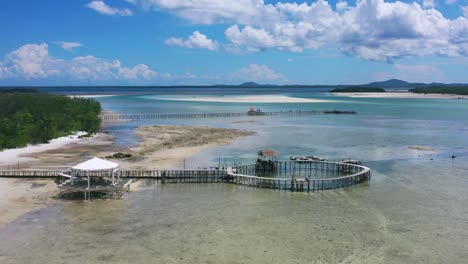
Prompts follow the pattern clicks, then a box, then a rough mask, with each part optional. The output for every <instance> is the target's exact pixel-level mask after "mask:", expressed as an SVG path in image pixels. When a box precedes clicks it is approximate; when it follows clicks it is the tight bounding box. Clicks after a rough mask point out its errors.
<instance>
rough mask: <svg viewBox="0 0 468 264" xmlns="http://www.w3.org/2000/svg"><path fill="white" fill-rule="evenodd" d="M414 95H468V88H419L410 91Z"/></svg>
mask: <svg viewBox="0 0 468 264" xmlns="http://www.w3.org/2000/svg"><path fill="white" fill-rule="evenodd" d="M410 91H411V92H413V93H418V94H456V95H468V86H456V87H447V86H430V87H419V88H414V89H411V90H410Z"/></svg>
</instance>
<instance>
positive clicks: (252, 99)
mask: <svg viewBox="0 0 468 264" xmlns="http://www.w3.org/2000/svg"><path fill="white" fill-rule="evenodd" d="M152 98H154V99H157V100H171V101H192V102H219V103H325V102H332V101H331V100H321V99H310V98H298V97H289V96H286V95H249V96H196V97H195V96H194V97H165V96H155V97H152Z"/></svg>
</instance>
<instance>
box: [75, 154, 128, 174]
mask: <svg viewBox="0 0 468 264" xmlns="http://www.w3.org/2000/svg"><path fill="white" fill-rule="evenodd" d="M118 167H119V164H117V163H115V162H111V161H108V160H103V159H100V158H96V157H94V158H92V159H90V160H88V161H85V162H83V163H80V164H78V165H76V166H74V167H73V168H72V169H73V170H81V171H103V170H115V169H117V168H118Z"/></svg>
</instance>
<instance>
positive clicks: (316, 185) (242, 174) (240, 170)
mask: <svg viewBox="0 0 468 264" xmlns="http://www.w3.org/2000/svg"><path fill="white" fill-rule="evenodd" d="M274 164H275V166H272V167H271V168H269V169H268V171H265V170H264V169H262V168H259V167H258V166H256V164H251V165H240V166H234V167H229V168H228V169H227V170H122V171H118V172H117V173H118V176H120V177H121V178H133V179H154V180H159V181H161V184H168V183H221V182H224V183H231V184H239V185H246V186H252V187H257V188H269V189H282V190H291V191H304V192H309V191H317V190H327V189H337V188H343V187H348V186H352V185H354V184H357V183H361V182H365V181H368V180H370V177H371V173H370V169H369V168H367V167H364V166H360V165H353V164H345V163H340V162H332V161H311V162H306V163H304V162H301V163H299V162H295V161H274ZM60 173H63V171H45V170H44V171H33V170H4V171H0V177H11V178H58V177H61V176H60V175H59V174H60ZM265 174H268V175H273V177H270V176H269V177H265V176H262V175H265ZM317 175H322V176H321V177H317Z"/></svg>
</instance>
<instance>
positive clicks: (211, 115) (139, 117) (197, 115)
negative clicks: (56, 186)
mask: <svg viewBox="0 0 468 264" xmlns="http://www.w3.org/2000/svg"><path fill="white" fill-rule="evenodd" d="M319 114H356V112H353V111H301V110H289V111H276V112H261V113H257V114H249V113H247V112H242V113H186V114H109V115H107V114H104V115H99V118H101V119H102V120H152V119H198V118H228V117H243V116H307V115H319Z"/></svg>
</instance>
